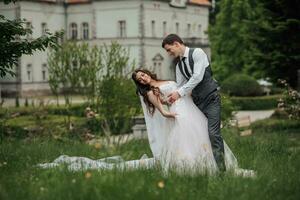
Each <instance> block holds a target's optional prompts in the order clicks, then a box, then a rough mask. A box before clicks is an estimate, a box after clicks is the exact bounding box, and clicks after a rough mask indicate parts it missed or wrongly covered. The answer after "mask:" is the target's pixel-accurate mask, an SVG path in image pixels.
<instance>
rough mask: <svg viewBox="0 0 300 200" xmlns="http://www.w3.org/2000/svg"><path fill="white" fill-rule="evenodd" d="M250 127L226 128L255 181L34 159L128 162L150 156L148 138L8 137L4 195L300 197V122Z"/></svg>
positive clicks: (0, 188)
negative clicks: (76, 167) (77, 168)
mask: <svg viewBox="0 0 300 200" xmlns="http://www.w3.org/2000/svg"><path fill="white" fill-rule="evenodd" d="M278 124H284V128H282V129H280V128H279V127H283V125H278ZM272 127H273V128H272ZM274 127H275V128H274ZM252 128H253V132H254V134H253V135H252V136H248V137H239V136H237V134H236V133H235V131H234V129H224V130H223V135H224V138H225V140H226V142H227V144H228V145H229V147H230V148H231V149H232V151H233V152H234V154H235V155H236V157H237V158H238V161H239V164H240V167H242V168H246V169H253V170H255V171H256V172H257V177H256V178H254V179H253V178H242V177H234V176H232V175H230V174H224V175H220V176H213V177H209V176H207V175H198V176H195V177H187V176H179V175H176V174H171V175H170V176H168V177H164V176H163V175H162V173H161V171H160V170H159V169H152V170H136V171H122V172H121V171H116V170H113V171H96V170H89V171H85V172H70V171H67V169H66V168H64V167H59V168H56V169H39V168H36V167H35V165H36V164H38V163H44V162H52V161H53V160H54V159H55V158H56V157H58V156H59V155H61V154H66V155H69V156H86V157H89V158H92V159H99V158H102V157H107V156H112V155H122V156H123V157H124V158H125V159H126V160H130V159H138V158H140V157H141V156H142V155H143V154H144V153H147V154H148V155H149V156H151V151H150V149H149V145H148V141H146V140H137V141H131V142H129V143H126V144H124V145H121V146H115V147H101V148H100V149H99V148H95V147H94V146H90V145H87V144H85V143H83V142H80V141H79V140H71V139H66V140H63V141H62V140H55V139H51V138H48V137H47V138H44V137H33V138H29V139H14V138H4V139H2V140H1V143H0V199H1V200H6V199H12V200H17V199H20V200H25V199H30V200H33V199H42V200H46V199H63V200H66V199H72V200H74V199H183V200H186V199H229V200H232V199H238V200H243V199H251V200H254V199H255V200H257V199H263V200H264V199H278V200H283V199H284V200H286V199H288V200H291V199H295V200H296V199H299V198H300V189H299V187H300V172H299V169H300V154H299V153H300V150H299V146H300V128H299V123H298V122H295V121H294V122H289V123H288V122H287V121H282V120H277V121H276V120H275V122H274V120H264V121H261V122H257V123H255V124H253V125H252Z"/></svg>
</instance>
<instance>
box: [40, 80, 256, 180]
mask: <svg viewBox="0 0 300 200" xmlns="http://www.w3.org/2000/svg"><path fill="white" fill-rule="evenodd" d="M176 89H177V86H176V83H175V82H173V81H168V82H166V83H164V84H163V85H161V86H160V91H161V93H162V98H166V97H167V95H168V94H170V93H171V92H172V91H174V90H176ZM141 102H142V107H143V112H144V116H145V121H146V127H147V133H148V139H149V144H150V148H151V150H152V153H153V158H148V157H147V156H146V155H144V156H142V158H140V159H138V160H130V161H124V160H123V159H122V157H120V156H113V157H108V158H102V159H99V160H92V159H89V158H85V157H69V156H67V155H62V156H60V157H58V158H57V159H55V160H54V161H53V162H52V163H44V164H39V165H38V166H39V167H42V168H51V167H56V166H59V165H61V164H66V165H67V166H68V169H69V170H73V171H77V170H87V169H108V170H110V169H114V168H117V169H138V168H154V167H157V166H159V165H160V166H161V168H162V169H163V172H164V173H166V174H167V173H168V172H169V171H170V170H173V171H176V172H177V173H180V174H197V173H209V174H215V173H216V172H217V171H218V168H217V165H216V162H215V159H214V157H213V153H212V148H211V144H210V140H209V135H208V128H207V119H206V117H205V116H204V114H203V113H202V112H201V111H200V110H199V109H198V108H197V107H196V105H195V104H194V103H193V100H192V98H191V96H188V95H187V96H185V97H182V98H180V99H178V100H177V101H176V102H175V103H173V104H172V105H171V106H170V107H169V108H168V109H169V110H170V111H171V112H174V113H177V116H176V118H175V119H170V118H165V117H163V116H162V115H161V113H160V112H159V111H158V110H157V109H156V110H155V112H154V114H153V115H152V116H151V115H150V114H149V113H148V111H147V108H146V105H145V104H144V102H143V100H142V99H141ZM224 150H225V155H224V156H225V165H226V169H227V170H229V171H233V172H234V174H236V175H241V176H255V172H254V171H252V170H245V169H240V168H239V167H238V162H237V159H236V158H235V156H234V155H233V153H232V152H231V150H230V149H229V147H228V146H227V144H226V143H225V142H224Z"/></svg>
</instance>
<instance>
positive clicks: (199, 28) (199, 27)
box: [198, 24, 202, 38]
mask: <svg viewBox="0 0 300 200" xmlns="http://www.w3.org/2000/svg"><path fill="white" fill-rule="evenodd" d="M198 35H199V38H202V26H201V24H199V25H198Z"/></svg>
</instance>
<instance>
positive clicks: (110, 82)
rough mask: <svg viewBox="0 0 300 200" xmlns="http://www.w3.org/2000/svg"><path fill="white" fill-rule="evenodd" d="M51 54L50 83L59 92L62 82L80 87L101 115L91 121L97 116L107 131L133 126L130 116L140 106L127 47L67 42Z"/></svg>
mask: <svg viewBox="0 0 300 200" xmlns="http://www.w3.org/2000/svg"><path fill="white" fill-rule="evenodd" d="M49 57H50V58H49V76H50V82H49V83H50V85H52V86H51V87H52V88H53V91H54V93H55V94H56V95H57V94H58V91H59V89H60V86H61V87H62V89H63V90H64V91H66V90H69V92H79V91H80V92H81V94H83V95H85V96H86V97H87V99H88V104H89V105H90V106H91V107H92V108H93V109H95V110H96V111H97V113H99V114H100V116H101V119H94V121H93V122H92V121H91V122H90V123H91V124H93V123H96V121H97V120H98V122H99V125H101V127H102V130H103V131H104V132H105V134H106V135H110V134H112V133H114V134H120V133H125V132H126V131H128V130H130V126H131V117H132V116H134V115H136V114H137V113H139V112H140V109H141V108H140V104H139V101H138V98H137V96H136V95H135V86H134V84H133V83H132V81H131V80H130V79H129V78H128V74H129V73H130V72H131V71H132V69H131V68H130V66H132V67H133V65H134V63H128V61H129V52H128V50H127V49H125V48H124V47H122V46H121V45H120V44H118V43H116V42H112V43H111V44H110V45H109V46H108V45H104V46H103V47H97V46H93V47H92V48H90V47H89V45H88V44H85V43H82V44H77V43H66V44H64V45H62V48H60V49H59V50H55V51H52V53H51V55H50V56H49ZM74 69H76V70H75V71H74ZM65 95H66V96H67V95H68V93H65ZM95 120H96V121H95Z"/></svg>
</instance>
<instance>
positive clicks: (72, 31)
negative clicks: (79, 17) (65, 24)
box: [70, 23, 78, 40]
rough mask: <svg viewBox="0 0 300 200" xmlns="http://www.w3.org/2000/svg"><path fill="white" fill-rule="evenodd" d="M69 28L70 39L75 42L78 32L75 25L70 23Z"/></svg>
mask: <svg viewBox="0 0 300 200" xmlns="http://www.w3.org/2000/svg"><path fill="white" fill-rule="evenodd" d="M70 28H71V31H70V33H71V39H73V40H76V39H77V36H78V31H77V24H76V23H71V25H70Z"/></svg>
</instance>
